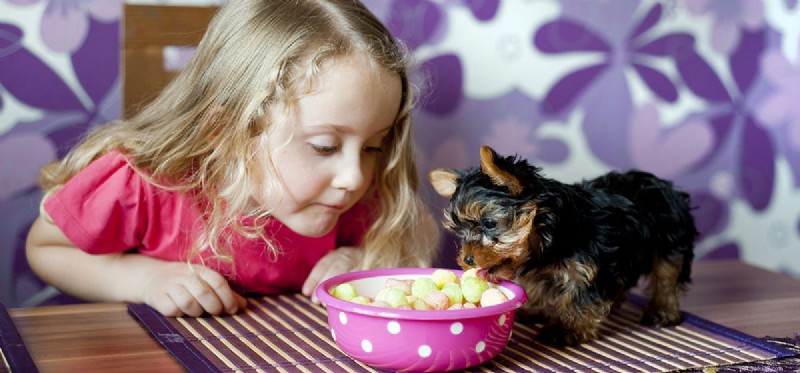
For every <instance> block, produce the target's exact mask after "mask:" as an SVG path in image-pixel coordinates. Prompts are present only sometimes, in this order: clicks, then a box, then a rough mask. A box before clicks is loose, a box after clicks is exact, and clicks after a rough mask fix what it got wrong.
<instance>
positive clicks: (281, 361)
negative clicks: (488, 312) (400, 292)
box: [128, 294, 795, 372]
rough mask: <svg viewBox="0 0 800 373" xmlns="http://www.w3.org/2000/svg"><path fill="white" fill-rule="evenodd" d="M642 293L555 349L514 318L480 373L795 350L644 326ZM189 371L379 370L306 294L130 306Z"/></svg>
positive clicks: (745, 358)
mask: <svg viewBox="0 0 800 373" xmlns="http://www.w3.org/2000/svg"><path fill="white" fill-rule="evenodd" d="M639 301H640V300H639V299H638V298H632V299H631V300H630V301H628V302H626V303H625V304H623V306H622V307H621V308H620V309H618V310H617V311H615V312H614V314H613V315H612V317H611V318H610V320H609V321H608V322H606V323H605V324H604V326H603V332H604V338H602V339H600V340H598V341H595V342H592V343H586V344H583V345H580V346H576V347H567V348H553V347H549V346H546V345H542V344H540V343H538V342H537V341H536V339H535V336H536V334H537V333H538V330H539V326H537V325H533V326H528V325H522V324H520V323H516V324H515V326H514V330H513V333H512V337H511V340H510V341H509V343H508V346H506V348H505V349H504V350H503V352H501V354H500V355H498V356H497V357H495V358H494V359H493V360H491V361H489V362H487V363H485V364H483V365H481V366H478V367H474V368H472V369H471V370H470V371H475V372H501V371H505V372H518V371H535V372H563V371H575V372H665V371H675V370H693V369H701V368H704V367H712V366H722V365H730V364H738V363H746V362H753V361H761V360H768V359H774V358H779V357H786V356H793V355H795V353H794V352H792V351H790V350H788V349H785V348H782V347H779V346H776V345H773V344H770V343H767V342H765V341H762V340H760V339H758V338H755V337H752V336H749V335H746V334H744V333H741V332H739V331H736V330H733V329H729V328H726V327H723V326H721V325H718V324H715V323H713V322H711V321H708V320H705V319H703V318H700V317H697V316H695V315H692V314H689V313H685V314H684V322H683V323H681V324H680V325H678V326H676V327H671V328H661V329H656V328H649V327H644V326H642V325H640V324H639V322H638V320H639V318H640V316H641V306H640V305H639ZM128 310H129V312H131V313H132V314H133V315H134V316H135V317H136V318H138V319H139V321H140V322H141V323H142V324H143V325H144V326H145V327H146V328H147V329H148V330H149V331H150V333H151V334H152V335H153V336H154V337H155V338H156V339H158V341H159V342H161V344H162V345H163V346H164V347H165V348H167V350H169V351H170V353H172V355H173V356H174V357H175V358H176V359H177V360H178V361H180V363H181V364H183V366H184V367H185V368H187V369H188V370H189V371H191V372H201V371H202V372H252V371H263V372H297V371H301V372H376V371H380V370H377V369H374V368H371V367H369V366H366V365H363V364H361V363H359V362H357V361H354V360H353V359H351V358H350V357H349V356H348V355H346V354H344V353H343V352H341V351H340V350H339V348H338V347H337V346H336V344H335V342H334V341H333V340H332V338H331V337H330V332H329V330H328V326H327V321H326V320H327V316H326V312H325V309H324V308H323V307H322V306H319V305H314V304H312V303H310V302H309V301H308V299H307V298H306V297H304V296H302V295H299V294H298V295H281V296H274V297H263V298H251V299H250V304H249V306H248V309H247V311H246V312H242V313H240V314H237V315H233V316H223V317H214V316H209V317H200V318H189V317H179V318H167V317H163V316H161V315H160V314H159V313H158V312H157V311H155V310H154V309H152V308H150V307H148V306H146V305H142V304H135V305H130V306H129V307H128Z"/></svg>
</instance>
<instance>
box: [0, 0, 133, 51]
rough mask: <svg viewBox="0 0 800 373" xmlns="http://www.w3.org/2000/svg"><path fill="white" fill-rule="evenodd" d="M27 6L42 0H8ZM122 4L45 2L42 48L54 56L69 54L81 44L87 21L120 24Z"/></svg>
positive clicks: (108, 0) (112, 1)
mask: <svg viewBox="0 0 800 373" xmlns="http://www.w3.org/2000/svg"><path fill="white" fill-rule="evenodd" d="M8 1H9V2H11V3H14V4H17V5H30V4H35V3H38V2H40V1H42V0H8ZM122 4H123V0H47V7H46V8H45V10H44V14H43V15H42V22H41V24H40V25H41V26H40V32H41V35H42V41H43V42H44V44H45V45H47V46H48V47H50V48H51V49H53V50H54V51H57V52H67V53H72V52H74V51H75V50H77V49H78V48H80V46H81V45H82V44H83V43H84V41H85V40H86V35H87V33H88V31H89V18H93V19H95V20H98V21H100V22H114V21H117V20H119V18H120V14H121V13H122Z"/></svg>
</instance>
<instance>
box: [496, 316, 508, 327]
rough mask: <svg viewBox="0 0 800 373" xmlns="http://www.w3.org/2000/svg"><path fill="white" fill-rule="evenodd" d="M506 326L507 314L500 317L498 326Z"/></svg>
mask: <svg viewBox="0 0 800 373" xmlns="http://www.w3.org/2000/svg"><path fill="white" fill-rule="evenodd" d="M505 324H506V314H503V315H501V316H500V320H497V325H500V326H503V325H505Z"/></svg>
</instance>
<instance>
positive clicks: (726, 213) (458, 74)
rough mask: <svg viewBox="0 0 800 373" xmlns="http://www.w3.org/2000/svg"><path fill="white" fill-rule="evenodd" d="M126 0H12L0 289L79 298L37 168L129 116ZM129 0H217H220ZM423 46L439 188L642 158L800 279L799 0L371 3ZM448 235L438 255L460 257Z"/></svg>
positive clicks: (581, 172) (421, 144) (5, 9)
mask: <svg viewBox="0 0 800 373" xmlns="http://www.w3.org/2000/svg"><path fill="white" fill-rule="evenodd" d="M122 2H123V1H122V0H0V208H1V209H2V211H4V219H3V220H4V224H2V225H0V302H3V303H4V304H7V305H33V304H41V303H48V302H49V303H54V302H66V301H70V300H69V299H68V298H65V297H63V296H58V295H57V292H56V291H54V290H53V289H50V288H47V287H45V286H43V284H42V283H41V282H40V281H39V280H38V279H37V278H36V277H35V275H33V274H32V273H31V272H30V270H29V268H28V267H27V263H26V262H25V257H24V240H25V235H26V233H27V229H28V227H29V226H30V223H31V222H32V221H33V220H34V219H35V217H36V216H37V214H38V211H37V209H38V202H39V199H40V198H41V191H39V190H38V188H37V186H36V177H37V176H36V175H37V172H38V169H39V168H40V167H41V166H42V165H44V164H45V163H47V162H49V161H51V160H54V159H56V158H58V157H60V156H62V155H63V154H64V153H65V152H66V151H67V150H68V149H69V148H70V146H72V144H74V143H75V141H77V139H78V138H79V137H80V136H81V135H82V134H83V133H84V132H85V131H86V130H87V129H89V128H91V127H92V126H96V125H100V124H102V123H105V122H107V121H109V120H111V119H115V118H118V117H119V116H120V113H121V110H120V103H121V99H120V83H121V82H120V70H119V61H120V59H119V50H120V45H119V40H120V29H119V27H120V19H121V17H122V14H121V11H122ZM129 2H131V3H134V2H135V3H147V4H170V5H175V4H178V5H182V4H186V5H189V4H191V5H215V4H219V3H221V0H183V1H180V0H162V1H159V0H137V1H129ZM365 2H366V4H367V5H368V6H369V7H370V8H371V9H372V10H373V11H374V12H375V13H376V14H377V15H378V16H379V18H381V19H382V20H383V21H384V22H385V23H386V24H387V26H388V27H389V29H390V30H391V31H392V32H393V33H394V34H395V35H396V36H397V37H398V38H400V39H401V40H403V41H404V42H405V43H406V44H407V46H408V47H409V49H410V51H411V54H412V56H413V58H414V62H415V68H414V74H413V80H414V82H415V85H416V86H417V88H418V90H419V92H418V100H419V109H418V112H417V113H416V121H415V126H416V131H417V142H418V148H419V154H418V157H419V160H420V165H421V167H420V173H421V177H423V179H422V180H423V183H422V185H423V190H424V192H425V193H426V196H427V199H428V201H429V203H430V207H431V209H432V211H433V212H434V214H435V215H436V216H437V217H438V216H440V214H441V209H442V208H443V207H444V205H445V202H446V201H444V200H443V199H442V198H441V197H438V196H436V195H435V193H433V191H432V189H431V188H430V186H429V185H427V183H426V182H424V180H426V177H425V175H426V174H427V172H428V171H430V170H431V169H433V168H436V167H453V168H465V167H471V166H474V165H476V164H477V162H478V151H477V149H478V147H479V146H480V145H483V144H487V145H490V146H492V147H494V148H495V149H496V150H497V151H498V152H500V153H503V154H518V155H520V156H522V157H525V158H527V159H529V161H531V162H532V163H534V164H536V165H538V166H541V167H543V169H544V172H545V174H546V175H548V176H550V177H553V178H557V179H559V180H562V181H578V180H580V179H583V178H591V177H594V176H597V175H599V174H601V173H603V172H606V171H610V170H616V169H618V170H625V169H629V168H640V169H644V170H648V171H651V172H653V173H655V174H657V175H659V176H662V177H666V178H670V179H672V180H673V181H674V182H675V183H676V184H677V185H679V186H680V187H682V188H684V189H685V190H687V191H688V192H690V193H691V195H692V198H693V201H694V204H695V205H696V206H697V209H696V210H695V211H694V213H695V218H696V220H697V223H698V227H699V230H700V231H701V234H702V235H701V239H700V240H699V242H698V244H697V254H698V257H699V258H700V259H699V260H707V259H714V258H730V257H738V258H742V259H743V260H745V261H748V262H750V263H753V264H755V265H758V266H762V267H765V268H769V269H772V270H776V271H782V272H786V273H789V274H792V275H797V276H800V255H799V254H800V105H797V103H796V100H797V97H800V4H798V1H797V0H763V1H760V0H672V1H668V0H662V1H657V0H593V1H588V0H560V1H557V0H536V1H533V0H507V1H499V0H365ZM454 245H455V239H454V238H453V237H451V236H445V238H444V239H443V242H442V252H443V256H442V260H441V263H439V264H440V265H444V266H452V265H454V255H453V253H454V250H455V246H454Z"/></svg>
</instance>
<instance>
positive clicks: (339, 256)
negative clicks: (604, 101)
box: [303, 247, 364, 303]
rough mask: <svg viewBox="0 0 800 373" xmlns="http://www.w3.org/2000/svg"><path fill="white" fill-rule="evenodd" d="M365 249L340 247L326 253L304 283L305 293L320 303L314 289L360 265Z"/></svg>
mask: <svg viewBox="0 0 800 373" xmlns="http://www.w3.org/2000/svg"><path fill="white" fill-rule="evenodd" d="M363 256H364V250H363V249H360V248H357V247H340V248H338V249H336V250H333V251H331V252H329V253H328V254H326V255H325V256H324V257H322V259H320V260H319V262H317V264H316V265H314V268H313V269H312V270H311V273H310V274H309V275H308V278H306V282H305V283H304V284H303V295H305V296H307V297H311V301H312V302H314V303H319V300H317V296H316V295H314V290H316V289H317V285H319V283H320V282H322V281H325V280H327V279H329V278H331V277H333V276H336V275H340V274H342V273H347V272H350V271H352V270H353V269H355V268H356V267H358V264H359V263H360V262H361V258H363Z"/></svg>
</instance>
